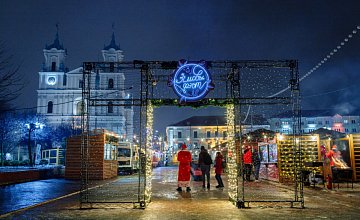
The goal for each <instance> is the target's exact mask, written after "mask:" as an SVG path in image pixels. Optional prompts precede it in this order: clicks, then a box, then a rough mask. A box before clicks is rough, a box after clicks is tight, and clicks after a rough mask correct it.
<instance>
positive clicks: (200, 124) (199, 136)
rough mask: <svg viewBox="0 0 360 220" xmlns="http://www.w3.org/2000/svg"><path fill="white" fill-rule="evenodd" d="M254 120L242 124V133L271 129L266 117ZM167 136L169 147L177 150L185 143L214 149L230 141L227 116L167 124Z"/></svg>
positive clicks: (195, 148)
mask: <svg viewBox="0 0 360 220" xmlns="http://www.w3.org/2000/svg"><path fill="white" fill-rule="evenodd" d="M253 118H255V117H253ZM253 122H254V123H253V124H244V125H242V134H246V133H248V132H251V131H254V130H257V129H260V128H264V129H270V125H268V124H267V121H266V119H264V118H262V117H260V116H258V117H256V120H255V119H254V120H253ZM166 136H167V146H168V148H169V149H170V150H172V151H175V152H176V151H177V150H178V149H179V148H180V146H181V145H182V144H183V143H184V144H186V145H187V146H188V149H189V150H198V149H200V147H201V146H204V147H205V148H207V149H212V148H214V147H217V146H220V145H221V144H223V143H225V142H227V141H228V140H227V138H228V127H227V125H226V117H225V116H193V117H190V118H188V119H185V120H183V121H180V122H178V123H175V124H172V125H169V126H167V127H166ZM175 152H174V153H175Z"/></svg>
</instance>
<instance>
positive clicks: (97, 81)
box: [95, 71, 100, 89]
mask: <svg viewBox="0 0 360 220" xmlns="http://www.w3.org/2000/svg"><path fill="white" fill-rule="evenodd" d="M99 87H100V74H99V71H98V72H96V76H95V89H99Z"/></svg>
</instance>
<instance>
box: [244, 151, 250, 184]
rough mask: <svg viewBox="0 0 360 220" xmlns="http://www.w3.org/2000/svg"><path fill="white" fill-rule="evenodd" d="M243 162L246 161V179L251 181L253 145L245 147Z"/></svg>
mask: <svg viewBox="0 0 360 220" xmlns="http://www.w3.org/2000/svg"><path fill="white" fill-rule="evenodd" d="M243 162H244V171H245V180H246V181H250V176H251V170H252V153H251V146H246V147H245V150H244V158H243Z"/></svg>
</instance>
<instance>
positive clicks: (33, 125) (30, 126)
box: [25, 122, 44, 166]
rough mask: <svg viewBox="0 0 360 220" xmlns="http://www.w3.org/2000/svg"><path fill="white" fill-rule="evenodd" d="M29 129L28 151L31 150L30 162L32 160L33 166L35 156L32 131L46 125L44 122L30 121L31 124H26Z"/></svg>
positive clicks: (31, 164)
mask: <svg viewBox="0 0 360 220" xmlns="http://www.w3.org/2000/svg"><path fill="white" fill-rule="evenodd" d="M25 125H26V127H27V129H28V132H29V133H28V135H29V136H28V152H29V162H30V166H33V165H34V164H33V157H32V152H31V132H32V131H35V129H39V128H40V129H42V128H43V127H44V125H43V124H41V123H39V122H36V123H30V124H25Z"/></svg>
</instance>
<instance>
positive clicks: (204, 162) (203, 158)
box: [198, 146, 212, 189]
mask: <svg viewBox="0 0 360 220" xmlns="http://www.w3.org/2000/svg"><path fill="white" fill-rule="evenodd" d="M209 158H210V161H209ZM198 162H199V163H198V164H199V166H200V169H201V173H202V181H203V185H202V187H203V188H205V175H206V180H207V188H208V189H210V166H211V164H212V161H211V156H210V155H209V153H208V152H207V150H206V149H205V147H204V146H201V151H200V154H199V161H198Z"/></svg>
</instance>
